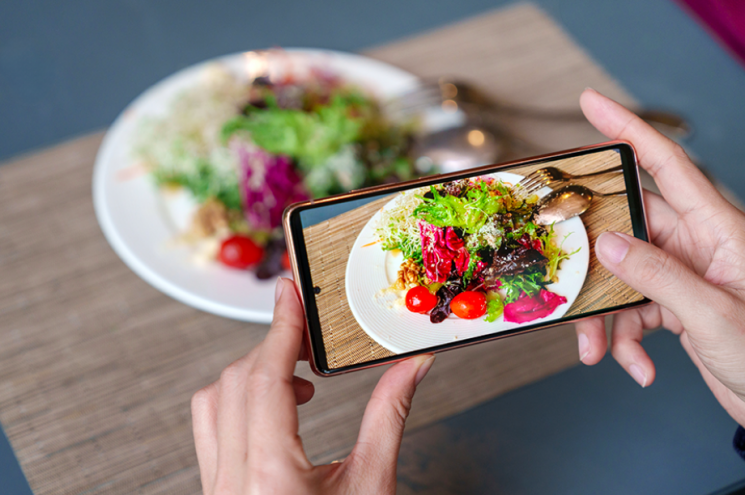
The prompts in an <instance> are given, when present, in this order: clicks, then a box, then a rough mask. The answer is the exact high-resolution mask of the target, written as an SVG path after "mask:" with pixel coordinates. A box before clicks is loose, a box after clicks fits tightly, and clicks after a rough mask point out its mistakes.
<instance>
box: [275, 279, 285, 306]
mask: <svg viewBox="0 0 745 495" xmlns="http://www.w3.org/2000/svg"><path fill="white" fill-rule="evenodd" d="M284 288H285V283H284V280H282V277H277V286H276V287H275V288H274V302H275V303H277V302H279V297H280V296H281V295H282V291H283V290H284Z"/></svg>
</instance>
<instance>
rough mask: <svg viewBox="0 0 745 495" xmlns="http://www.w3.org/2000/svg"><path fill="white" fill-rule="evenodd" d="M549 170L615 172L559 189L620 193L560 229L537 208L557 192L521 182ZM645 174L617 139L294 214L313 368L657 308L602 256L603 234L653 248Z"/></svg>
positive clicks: (340, 368)
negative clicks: (597, 248) (598, 245)
mask: <svg viewBox="0 0 745 495" xmlns="http://www.w3.org/2000/svg"><path fill="white" fill-rule="evenodd" d="M549 166H550V167H554V168H556V169H558V170H560V171H562V172H565V173H568V174H573V175H585V174H593V173H595V172H602V171H606V170H611V171H610V172H607V173H603V174H599V175H593V176H590V177H585V178H579V179H576V180H572V181H571V182H565V183H561V184H556V185H554V186H553V188H554V190H557V189H560V188H561V187H562V186H565V185H567V184H570V183H573V184H580V185H584V186H586V187H587V188H589V189H590V190H592V191H595V192H597V193H618V194H615V195H610V196H601V195H600V194H595V195H594V197H593V198H592V200H591V202H590V207H589V209H588V210H587V211H586V212H585V213H583V214H582V215H581V216H575V217H573V218H570V219H567V220H564V221H556V219H555V218H551V217H548V216H547V215H544V214H542V212H541V211H540V209H539V206H540V205H541V204H542V203H541V198H542V197H544V196H545V195H546V194H548V193H550V192H551V191H552V189H551V188H548V187H544V188H541V189H539V190H537V192H531V193H529V194H528V192H527V191H526V188H525V187H524V184H525V181H523V183H521V181H522V180H523V178H525V177H527V176H529V175H530V174H531V173H532V172H534V171H536V170H538V169H542V168H545V167H549ZM637 173H638V172H637V168H636V162H635V157H634V153H633V150H632V148H631V147H630V146H628V145H626V144H623V143H620V144H619V143H615V144H611V145H605V146H600V147H596V148H592V149H589V150H580V151H575V152H572V153H568V154H563V155H560V156H557V157H554V158H549V159H545V158H543V159H540V160H537V161H533V162H522V163H520V164H518V165H514V166H492V167H491V168H489V167H482V168H479V169H476V170H471V171H467V172H464V173H462V174H459V175H457V176H454V177H453V176H449V177H448V178H446V179H442V178H440V179H438V178H437V177H434V178H432V179H428V180H426V181H424V182H422V181H419V182H418V183H417V184H414V185H412V184H409V185H395V186H392V187H390V188H387V189H384V190H380V189H377V190H375V191H370V192H366V193H362V194H359V193H358V194H352V195H348V196H346V197H341V198H336V199H333V198H329V199H326V200H321V201H318V202H315V203H313V204H310V203H309V204H305V205H301V206H299V207H296V208H295V209H294V210H293V211H292V213H291V214H290V215H289V217H288V226H289V228H290V235H292V245H293V246H294V250H295V256H296V258H297V260H298V266H299V277H300V280H299V282H300V287H301V290H302V291H303V298H304V301H305V306H306V314H307V318H308V327H309V332H310V336H311V341H312V342H311V343H312V351H313V358H314V362H315V366H316V368H317V369H318V370H319V371H320V372H322V373H326V374H333V373H336V372H344V371H349V370H351V369H354V368H358V367H365V366H369V365H371V364H378V363H383V362H385V361H390V360H393V359H397V358H400V357H402V356H405V355H413V354H418V353H422V352H430V351H431V352H434V351H438V350H442V349H445V348H447V347H452V346H460V345H464V344H470V343H475V342H478V341H481V340H489V339H493V338H496V337H501V336H506V335H512V334H516V333H521V332H524V331H530V330H535V329H538V328H540V327H542V326H546V325H554V324H557V323H562V322H567V321H572V320H576V319H580V318H583V317H587V316H591V315H593V314H602V313H607V312H610V311H614V310H618V309H622V308H627V307H631V306H635V305H639V304H643V303H645V302H647V300H646V299H645V298H644V296H642V295H641V294H640V293H638V292H636V291H635V290H633V289H632V288H631V287H629V286H627V285H626V284H624V283H623V282H622V281H621V280H619V279H618V278H616V277H615V276H613V275H612V274H611V273H610V272H608V271H607V270H606V269H605V268H604V267H603V266H602V265H601V264H600V263H599V261H598V260H597V258H596V257H595V254H594V244H595V240H596V239H597V237H598V236H599V235H600V234H601V233H603V232H606V231H617V232H624V233H627V234H629V235H634V236H636V237H638V238H641V239H643V240H647V234H646V225H645V219H644V213H643V211H642V200H641V197H640V196H641V193H640V188H639V179H638V176H637ZM576 191H577V190H575V194H576ZM585 197H586V196H585ZM574 200H578V198H577V196H576V195H575V196H571V197H567V198H565V201H574Z"/></svg>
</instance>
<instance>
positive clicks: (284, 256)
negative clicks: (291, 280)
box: [282, 251, 292, 270]
mask: <svg viewBox="0 0 745 495" xmlns="http://www.w3.org/2000/svg"><path fill="white" fill-rule="evenodd" d="M282 268H284V269H285V270H292V267H291V266H290V255H289V254H287V251H285V252H284V254H282Z"/></svg>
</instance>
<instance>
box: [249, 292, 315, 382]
mask: <svg viewBox="0 0 745 495" xmlns="http://www.w3.org/2000/svg"><path fill="white" fill-rule="evenodd" d="M275 298H276V304H275V306H274V317H273V318H272V326H271V328H270V329H269V333H268V334H267V336H266V339H264V342H263V343H262V346H261V352H260V353H259V355H258V357H257V359H256V363H255V367H256V370H261V371H262V372H265V373H267V374H269V375H271V376H275V377H277V378H280V379H282V380H284V381H286V382H287V383H289V382H290V380H291V378H292V376H293V373H294V372H295V364H296V363H297V361H298V358H299V357H301V347H302V343H303V331H304V329H305V317H304V314H303V308H302V306H301V305H300V301H299V300H298V297H297V289H296V288H295V283H294V282H293V281H292V280H289V279H285V278H279V279H278V280H277V287H276V290H275Z"/></svg>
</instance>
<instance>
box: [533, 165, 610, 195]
mask: <svg viewBox="0 0 745 495" xmlns="http://www.w3.org/2000/svg"><path fill="white" fill-rule="evenodd" d="M621 170H623V165H618V166H616V167H613V168H609V169H606V170H601V171H599V172H592V173H589V174H581V175H573V174H570V173H567V172H564V171H563V170H559V169H558V168H556V167H545V168H539V169H538V170H536V171H534V172H533V173H531V174H528V175H526V176H525V177H523V179H522V180H521V181H520V182H518V184H519V185H520V186H521V187H522V191H521V192H522V194H524V195H526V196H529V195H531V194H533V193H535V192H537V191H538V190H539V189H542V188H544V187H547V186H552V185H555V184H558V183H560V182H569V181H570V180H573V179H580V178H583V177H593V176H595V175H603V174H609V173H612V172H620V171H621Z"/></svg>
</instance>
